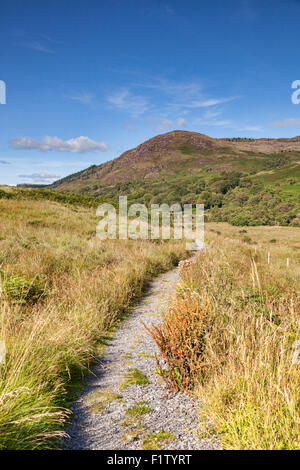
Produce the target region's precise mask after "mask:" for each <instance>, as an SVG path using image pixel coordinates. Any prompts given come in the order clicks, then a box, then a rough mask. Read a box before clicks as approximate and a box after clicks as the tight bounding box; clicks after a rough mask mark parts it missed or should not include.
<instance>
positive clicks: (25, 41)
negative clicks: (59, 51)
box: [15, 31, 61, 54]
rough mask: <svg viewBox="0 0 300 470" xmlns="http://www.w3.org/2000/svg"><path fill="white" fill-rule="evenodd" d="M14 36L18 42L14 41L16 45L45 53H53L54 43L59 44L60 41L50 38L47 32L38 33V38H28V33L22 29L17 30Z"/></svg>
mask: <svg viewBox="0 0 300 470" xmlns="http://www.w3.org/2000/svg"><path fill="white" fill-rule="evenodd" d="M15 36H17V37H18V42H16V43H15V46H17V47H24V48H25V49H31V50H33V51H37V52H44V53H47V54H55V50H54V48H53V45H54V44H61V42H60V41H57V40H55V39H52V38H51V37H49V36H48V35H47V34H40V35H39V38H37V39H35V38H34V39H32V38H29V35H28V34H27V33H26V32H24V31H21V32H20V31H19V32H17V34H15Z"/></svg>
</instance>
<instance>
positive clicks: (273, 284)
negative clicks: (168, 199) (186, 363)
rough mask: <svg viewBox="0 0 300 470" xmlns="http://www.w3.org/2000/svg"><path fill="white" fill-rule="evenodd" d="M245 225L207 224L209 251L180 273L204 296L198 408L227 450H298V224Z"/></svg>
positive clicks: (299, 387) (299, 334)
mask: <svg viewBox="0 0 300 470" xmlns="http://www.w3.org/2000/svg"><path fill="white" fill-rule="evenodd" d="M246 230H247V233H246V232H245V231H244V229H243V232H241V229H240V228H237V227H232V226H229V225H227V224H216V223H215V224H207V226H206V233H207V241H208V242H209V245H210V249H209V250H208V251H207V252H205V253H200V255H199V257H198V259H197V262H196V264H195V265H193V266H192V267H191V268H189V269H188V270H187V271H186V273H185V274H184V278H183V281H184V286H185V287H184V290H183V291H185V292H186V290H187V289H188V290H189V289H191V290H192V291H193V292H194V295H195V293H196V292H197V293H198V294H199V302H200V305H202V304H203V302H204V303H205V299H206V300H207V299H210V307H209V311H208V314H207V316H206V317H205V320H204V322H205V330H204V337H202V339H201V341H202V344H203V347H204V353H203V357H204V364H205V365H204V367H203V369H201V373H198V375H197V377H196V382H198V385H197V386H196V391H197V393H198V395H199V398H200V400H201V402H204V405H205V406H204V408H203V410H202V409H201V412H202V413H205V416H206V417H207V418H208V419H209V420H210V422H211V423H212V425H213V429H214V430H215V431H216V432H217V433H218V434H219V435H220V437H221V440H222V442H223V444H224V445H225V447H227V448H230V449H299V447H300V441H299V426H300V409H299V394H300V382H299V367H300V366H299V364H298V365H297V364H293V362H292V355H293V352H294V349H293V344H294V342H295V341H296V340H300V323H299V311H300V304H299V295H298V294H299V288H300V251H299V250H300V244H299V240H300V229H299V228H289V227H276V228H274V227H247V229H246ZM243 240H244V241H243ZM268 252H270V265H268V262H267V259H268ZM287 258H289V260H290V265H289V268H287V264H286V259H287ZM251 260H252V261H251ZM190 354H191V353H190ZM190 361H192V356H191V355H190ZM193 361H194V359H193ZM182 376H183V374H182Z"/></svg>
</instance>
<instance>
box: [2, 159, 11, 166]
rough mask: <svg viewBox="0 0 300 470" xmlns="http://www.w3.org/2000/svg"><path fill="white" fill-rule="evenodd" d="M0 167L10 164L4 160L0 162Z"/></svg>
mask: <svg viewBox="0 0 300 470" xmlns="http://www.w3.org/2000/svg"><path fill="white" fill-rule="evenodd" d="M0 165H10V162H7V161H6V160H0Z"/></svg>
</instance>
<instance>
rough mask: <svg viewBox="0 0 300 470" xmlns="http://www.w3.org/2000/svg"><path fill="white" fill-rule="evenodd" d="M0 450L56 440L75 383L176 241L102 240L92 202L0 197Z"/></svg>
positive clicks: (164, 264) (169, 261)
mask: <svg viewBox="0 0 300 470" xmlns="http://www.w3.org/2000/svg"><path fill="white" fill-rule="evenodd" d="M0 214H1V218H0V270H1V273H0V274H1V277H0V280H1V298H0V305H1V308H0V340H4V341H5V343H6V347H7V362H6V364H5V365H0V449H41V448H49V447H53V446H54V445H57V443H58V439H59V438H60V437H61V436H62V435H63V428H64V424H65V423H66V420H67V419H68V417H69V416H70V412H69V411H68V408H69V405H70V404H71V402H72V399H73V391H74V389H77V388H78V387H79V386H80V384H81V383H82V378H83V377H84V375H85V374H86V373H87V372H88V369H89V366H90V364H91V363H92V361H93V360H94V359H95V357H96V356H97V355H98V354H99V352H100V351H101V350H102V348H103V346H104V345H105V342H106V338H107V337H109V336H110V335H111V333H112V329H113V328H114V327H116V326H117V325H118V324H119V322H120V321H121V320H122V318H123V316H124V315H125V314H126V312H128V310H129V309H130V307H131V305H132V304H133V302H134V301H135V300H136V299H137V298H138V297H139V296H140V295H141V293H142V291H143V289H144V287H145V286H146V284H147V282H148V281H149V280H150V279H151V278H152V277H153V276H155V275H156V274H157V273H159V272H160V271H163V270H167V269H169V268H170V267H171V266H173V265H174V264H176V263H177V262H178V261H179V260H180V259H182V258H183V257H184V256H185V249H184V245H183V243H182V244H181V243H162V244H157V243H151V242H150V241H149V242H148V241H130V240H129V241H118V240H107V241H105V242H101V241H100V240H98V239H97V238H96V235H95V228H96V223H97V219H96V217H95V215H94V211H93V210H90V209H85V208H76V207H73V208H70V207H65V206H62V205H60V204H58V203H57V202H49V201H16V200H0Z"/></svg>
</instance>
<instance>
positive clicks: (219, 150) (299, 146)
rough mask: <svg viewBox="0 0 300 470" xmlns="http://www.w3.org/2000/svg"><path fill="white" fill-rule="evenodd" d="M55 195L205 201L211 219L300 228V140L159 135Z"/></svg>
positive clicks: (62, 183)
mask: <svg viewBox="0 0 300 470" xmlns="http://www.w3.org/2000/svg"><path fill="white" fill-rule="evenodd" d="M51 189H54V190H55V191H58V192H60V191H63V192H66V191H67V192H73V193H80V194H83V195H89V196H93V197H95V196H96V197H97V198H100V199H102V200H105V201H106V202H112V203H114V204H116V203H117V200H118V196H119V195H120V194H124V195H127V196H128V200H129V202H131V203H132V202H143V203H146V204H151V203H168V204H173V203H178V202H179V203H182V204H184V203H192V204H196V203H203V204H204V205H205V209H206V217H207V219H208V220H211V221H219V222H229V223H231V224H233V225H276V224H278V225H294V226H299V225H300V197H299V194H300V137H295V138H291V139H242V138H231V139H213V138H211V137H208V136H206V135H203V134H199V133H196V132H188V131H173V132H168V133H166V134H162V135H158V136H156V137H153V138H152V139H150V140H148V141H146V142H144V143H143V144H141V145H139V146H138V147H136V148H134V149H132V150H128V151H127V152H125V153H123V154H122V155H121V156H120V157H118V158H116V159H115V160H112V161H110V162H107V163H104V164H102V165H98V166H96V165H94V166H92V167H90V168H88V169H86V170H84V171H81V172H79V173H76V174H74V175H70V176H68V177H66V178H63V179H62V180H59V181H57V182H55V183H54V184H53V185H52V187H51Z"/></svg>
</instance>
